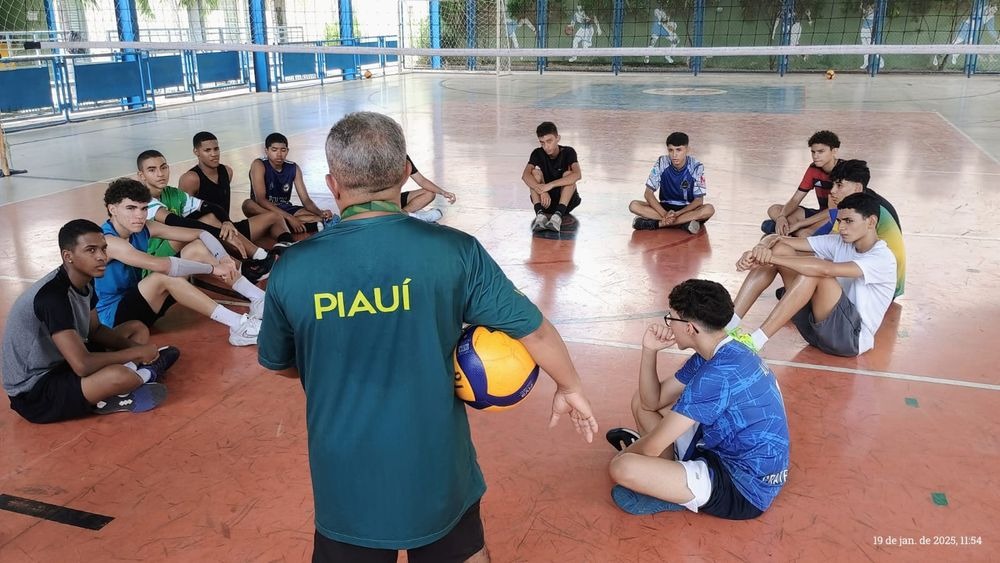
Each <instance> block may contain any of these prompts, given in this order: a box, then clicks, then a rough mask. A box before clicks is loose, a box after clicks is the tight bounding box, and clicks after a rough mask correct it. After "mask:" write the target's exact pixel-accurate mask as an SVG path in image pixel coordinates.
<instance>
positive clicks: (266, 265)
mask: <svg viewBox="0 0 1000 563" xmlns="http://www.w3.org/2000/svg"><path fill="white" fill-rule="evenodd" d="M273 266H274V256H273V255H272V254H268V255H267V258H263V259H261V260H246V261H245V262H243V268H242V269H241V270H240V271H241V272H242V273H243V275H244V276H246V278H247V279H248V280H250V283H252V284H256V283H257V282H262V281H264V280H266V279H267V278H268V276H270V275H271V268H272V267H273Z"/></svg>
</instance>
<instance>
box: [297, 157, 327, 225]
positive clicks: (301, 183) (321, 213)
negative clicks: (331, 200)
mask: <svg viewBox="0 0 1000 563" xmlns="http://www.w3.org/2000/svg"><path fill="white" fill-rule="evenodd" d="M295 192H296V193H298V194H299V200H300V201H301V202H302V207H305V208H306V211H308V212H309V213H312V214H313V215H316V216H317V217H322V218H324V219H329V218H330V217H331V216H332V213H330V212H329V211H326V210H323V209H320V208H319V207H317V206H316V204H315V203H314V202H313V200H312V198H311V197H309V190H307V189H306V182H305V180H303V179H302V167H301V166H296V167H295Z"/></svg>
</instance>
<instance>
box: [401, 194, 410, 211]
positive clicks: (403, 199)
mask: <svg viewBox="0 0 1000 563" xmlns="http://www.w3.org/2000/svg"><path fill="white" fill-rule="evenodd" d="M408 201H410V192H402V193H401V194H399V206H400V207H406V202H408Z"/></svg>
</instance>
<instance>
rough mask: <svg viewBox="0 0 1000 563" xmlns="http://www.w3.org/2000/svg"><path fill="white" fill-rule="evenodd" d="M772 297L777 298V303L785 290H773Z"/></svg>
mask: <svg viewBox="0 0 1000 563" xmlns="http://www.w3.org/2000/svg"><path fill="white" fill-rule="evenodd" d="M774 296H775V297H777V298H778V301H781V298H782V297H784V296H785V288H784V287H779V288H778V289H776V290H774Z"/></svg>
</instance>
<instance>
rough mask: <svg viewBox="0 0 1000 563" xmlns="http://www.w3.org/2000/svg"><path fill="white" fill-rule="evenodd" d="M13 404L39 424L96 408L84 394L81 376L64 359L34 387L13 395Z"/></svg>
mask: <svg viewBox="0 0 1000 563" xmlns="http://www.w3.org/2000/svg"><path fill="white" fill-rule="evenodd" d="M10 408H12V409H14V412H16V413H17V414H19V415H21V416H22V417H24V419H25V420H27V421H28V422H34V423H36V424H46V423H49V422H60V421H63V420H71V419H74V418H81V417H84V416H87V415H89V414H90V413H92V412H93V410H94V407H93V406H92V405H91V404H90V403H89V402H88V401H87V399H86V398H85V397H84V396H83V387H82V386H81V383H80V376H79V375H77V374H76V373H75V372H74V371H73V369H72V368H70V367H69V364H67V363H65V362H63V363H61V364H59V365H57V366H56V367H54V368H52V369H51V370H50V371H49V372H48V373H46V374H45V375H43V376H42V377H41V379H39V380H38V381H37V382H35V386H34V387H32V388H31V389H29V390H27V391H25V392H23V393H21V394H19V395H16V396H14V397H11V398H10Z"/></svg>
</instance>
